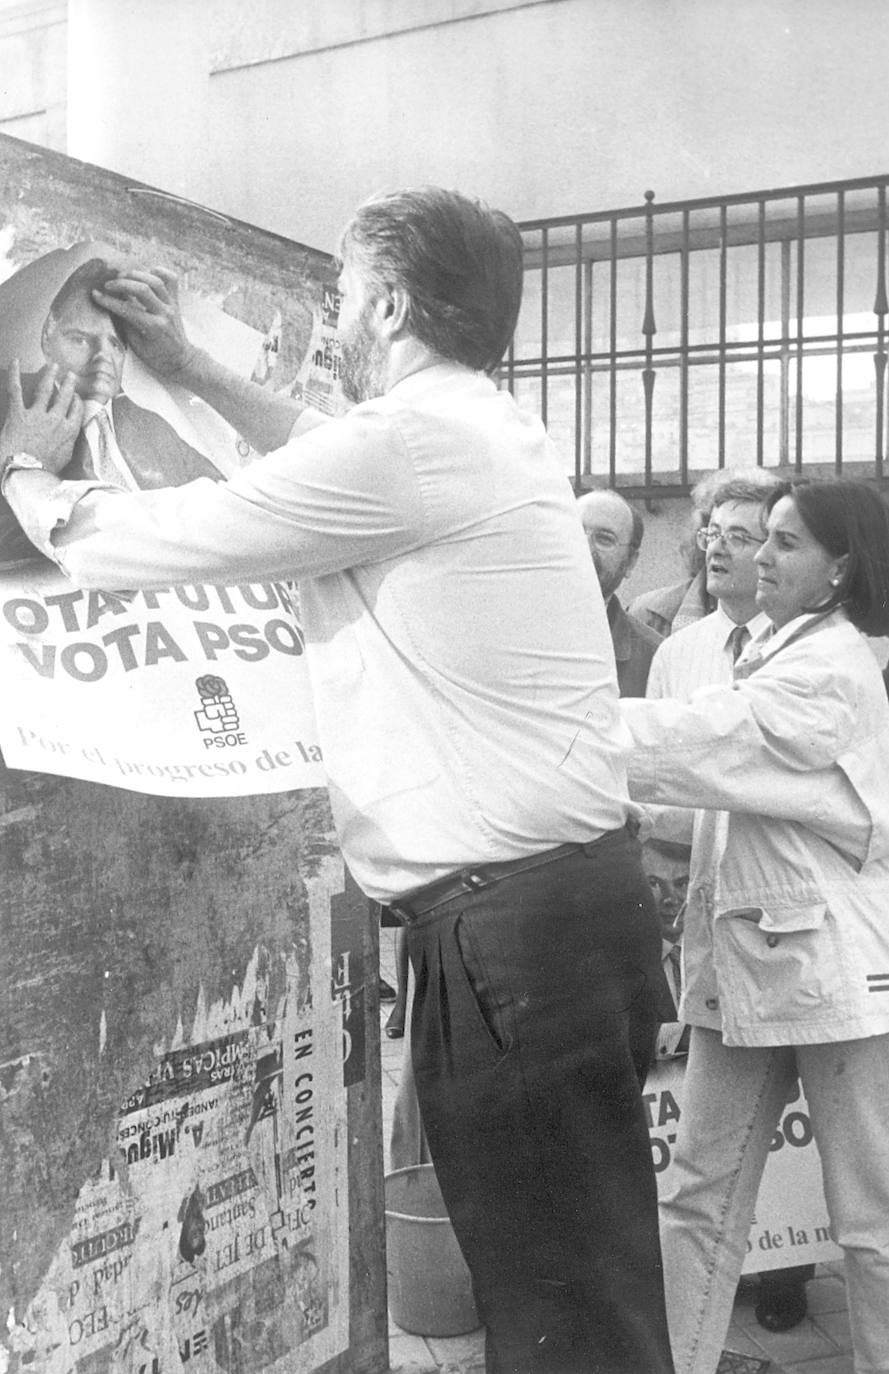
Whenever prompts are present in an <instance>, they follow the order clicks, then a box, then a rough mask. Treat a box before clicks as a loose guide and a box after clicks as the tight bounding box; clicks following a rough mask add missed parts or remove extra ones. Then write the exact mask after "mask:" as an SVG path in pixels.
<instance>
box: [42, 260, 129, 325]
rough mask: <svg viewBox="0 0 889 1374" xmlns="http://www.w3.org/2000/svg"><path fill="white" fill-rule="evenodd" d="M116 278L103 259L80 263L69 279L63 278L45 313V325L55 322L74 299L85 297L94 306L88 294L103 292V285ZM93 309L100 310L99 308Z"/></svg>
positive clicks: (108, 264)
mask: <svg viewBox="0 0 889 1374" xmlns="http://www.w3.org/2000/svg"><path fill="white" fill-rule="evenodd" d="M116 276H117V271H116V269H115V268H113V267H112V266H111V264H110V263H107V262H105V260H104V258H90V259H89V260H88V261H87V262H82V263H81V264H80V266H79V267H76V268H75V269H74V271H73V272H72V273H71V275H70V277H66V278H65V280H64V281H63V282H62V285H61V286H60V287H59V289H58V291H57V292H56V294H55V295H54V296H53V298H52V301H51V302H50V307H49V310H48V312H47V316H46V323H47V324H49V322H50V320H57V319H58V318H59V315H60V314H61V313H62V311H63V310H64V308H65V306H66V305H67V304H68V302H69V301H70V300H73V299H74V298H75V297H83V296H85V297H86V298H87V300H88V301H89V302H90V303H91V304H94V302H93V299H92V296H91V295H90V292H91V291H92V290H93V289H94V288H95V289H96V290H99V291H102V290H104V288H105V283H106V282H107V281H109V280H110V279H111V278H112V277H116ZM95 308H96V309H97V310H99V309H101V307H100V306H96V307H95ZM44 328H45V326H44Z"/></svg>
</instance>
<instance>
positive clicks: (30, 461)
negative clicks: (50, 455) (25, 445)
mask: <svg viewBox="0 0 889 1374" xmlns="http://www.w3.org/2000/svg"><path fill="white" fill-rule="evenodd" d="M29 470H31V471H35V470H36V471H38V472H46V470H47V469H46V468H45V467H44V466H43V464H42V462H41V461H40V459H39V458H35V457H34V455H33V453H10V454H9V455H8V456H7V457H6V458H3V459H2V460H0V496H2V495H3V488H4V487H5V486H6V479H7V477H8V476H9V474H10V473H11V472H27V471H29Z"/></svg>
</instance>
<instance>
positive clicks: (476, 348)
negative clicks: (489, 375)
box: [339, 186, 523, 372]
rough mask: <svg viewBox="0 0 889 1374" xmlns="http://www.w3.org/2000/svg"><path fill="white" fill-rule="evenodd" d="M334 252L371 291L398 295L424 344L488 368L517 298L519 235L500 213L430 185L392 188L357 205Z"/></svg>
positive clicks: (499, 352)
mask: <svg viewBox="0 0 889 1374" xmlns="http://www.w3.org/2000/svg"><path fill="white" fill-rule="evenodd" d="M339 251H340V256H341V257H343V256H345V255H346V254H347V253H349V254H353V255H354V256H355V258H356V259H358V261H359V262H360V264H361V266H362V267H363V268H364V270H365V271H366V273H367V275H368V280H369V284H370V285H371V286H372V287H373V288H375V289H376V290H377V291H379V292H384V291H386V290H391V289H392V288H393V287H399V288H400V289H401V290H403V291H404V292H405V293H406V295H407V298H408V303H409V314H408V320H407V327H408V329H409V330H410V332H411V333H412V334H413V335H414V337H415V338H417V339H419V340H420V341H421V342H422V343H424V344H426V346H427V347H428V348H431V349H433V351H434V352H436V353H438V354H439V355H440V356H441V357H443V358H448V359H450V360H452V361H454V362H458V363H462V364H463V365H464V366H465V367H471V368H474V369H476V370H480V371H484V372H493V371H494V370H495V368H496V367H497V365H498V364H499V362H500V360H501V358H502V357H503V354H504V353H505V352H506V349H507V346H508V344H509V341H510V339H511V338H512V335H513V332H514V330H515V326H516V320H517V319H518V314H519V306H520V305H521V301H522V273H523V250H522V237H521V234H520V233H519V231H518V229H517V228H516V226H515V224H514V223H513V222H512V220H511V219H510V218H509V217H508V216H507V215H504V214H502V213H501V212H500V211H499V210H491V209H489V208H488V206H486V205H484V204H482V202H481V201H477V200H471V199H469V198H468V197H467V196H463V195H460V194H459V193H458V192H456V191H445V190H442V189H441V188H440V187H437V186H430V187H424V188H421V189H419V190H414V191H396V192H394V193H393V194H391V195H387V196H382V197H379V198H374V199H372V200H369V201H367V202H366V203H365V204H364V205H362V206H360V207H359V208H358V210H357V211H356V212H355V215H354V216H353V218H352V220H351V221H350V223H349V224H348V225H347V226H346V228H345V230H344V231H343V235H342V239H341V241H340V250H339Z"/></svg>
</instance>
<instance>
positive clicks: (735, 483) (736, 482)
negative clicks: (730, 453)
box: [710, 477, 780, 515]
mask: <svg viewBox="0 0 889 1374" xmlns="http://www.w3.org/2000/svg"><path fill="white" fill-rule="evenodd" d="M779 485H780V483H779V481H778V478H777V477H769V478H766V479H765V480H763V481H757V480H755V479H753V478H751V477H729V478H727V479H726V481H724V482H721V483H720V484H719V486H717V487H715V488H714V489H713V494H712V497H711V503H710V514H711V515H712V513H713V511H714V510H715V509H716V507H717V506H722V505H724V504H725V503H726V501H744V502H747V503H748V504H749V505H756V506H763V507H764V506H765V503H766V501H767V500H768V498H769V497H770V496H771V494H772V492H773V491H775V489H776V488H777V487H778V486H779Z"/></svg>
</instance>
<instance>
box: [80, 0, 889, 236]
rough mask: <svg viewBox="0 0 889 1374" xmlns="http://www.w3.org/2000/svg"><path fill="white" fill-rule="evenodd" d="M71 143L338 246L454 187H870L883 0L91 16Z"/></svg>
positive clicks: (472, 0) (453, 4)
mask: <svg viewBox="0 0 889 1374" xmlns="http://www.w3.org/2000/svg"><path fill="white" fill-rule="evenodd" d="M69 13H70V29H71V43H72V64H71V71H70V90H69V115H70V143H69V147H68V151H69V152H71V153H73V154H74V155H75V156H78V157H83V158H86V159H88V160H90V161H94V162H98V163H100V164H101V165H104V166H108V167H111V168H114V169H115V170H118V171H122V172H125V173H128V174H130V175H133V176H138V177H140V178H141V179H142V180H145V181H149V182H153V183H155V184H161V185H164V186H166V187H168V188H169V189H170V190H173V191H177V192H179V193H180V194H182V195H186V196H189V197H191V198H192V199H195V200H199V201H201V202H203V203H205V204H208V205H211V206H214V207H216V208H218V209H222V210H224V211H226V212H228V213H231V214H234V215H237V216H239V217H241V218H244V219H248V220H250V221H251V222H255V223H257V224H259V225H262V226H263V227H267V228H271V229H274V230H276V231H278V232H281V233H284V234H286V235H288V236H290V237H294V238H297V239H298V240H300V241H302V242H308V243H311V244H313V245H314V246H316V247H321V248H326V249H331V248H333V247H334V245H335V240H336V234H337V231H338V229H339V228H340V227H341V225H342V222H343V220H344V219H345V217H346V216H347V215H348V213H349V210H350V209H351V208H352V206H353V205H354V204H355V202H356V201H357V200H358V199H360V198H361V197H363V196H364V195H366V194H369V193H370V192H372V191H374V190H377V189H379V188H381V187H392V186H393V185H398V184H405V183H416V182H418V181H419V182H424V181H438V182H443V183H446V184H453V185H458V186H460V187H461V188H462V189H465V190H468V191H471V192H475V193H478V194H481V195H483V196H484V197H485V198H487V199H489V200H491V201H493V202H495V203H497V204H499V205H501V206H502V207H503V208H504V209H506V210H508V211H509V212H510V213H512V214H513V215H515V216H517V217H520V218H526V217H532V216H537V215H553V214H559V213H567V212H572V211H585V210H593V209H598V208H603V207H609V206H619V205H627V204H637V203H639V202H640V200H641V198H642V192H643V191H644V189H645V188H646V187H652V188H654V190H655V191H656V192H657V195H658V198H659V199H661V200H664V199H673V198H676V197H687V196H701V195H707V194H711V193H721V192H729V191H739V190H751V189H755V188H757V187H760V186H765V187H767V186H776V185H784V184H788V183H795V182H807V181H817V180H827V179H831V178H841V177H850V176H855V175H869V174H872V173H874V172H877V171H879V170H880V169H881V168H882V166H883V163H884V158H885V139H884V131H885V116H884V113H883V104H884V77H885V72H884V66H885V63H884V54H885V52H886V51H887V44H889V7H887V6H886V5H885V4H884V3H882V0H852V3H850V2H849V0H745V3H744V4H742V5H739V4H737V3H736V0H681V3H680V2H679V0H537V2H536V3H533V2H532V3H527V0H526V2H525V3H522V0H411V3H410V4H406V3H404V0H375V2H372V0H365V2H364V3H356V0H331V3H327V4H324V5H318V4H313V5H305V4H302V5H294V4H293V3H292V0H257V3H254V4H252V5H251V6H250V10H249V21H247V22H245V12H244V8H243V6H242V5H239V4H235V3H234V0H191V2H190V3H189V4H187V5H183V4H181V3H179V2H178V0H130V2H129V3H127V4H125V5H121V4H120V3H118V0H70V6H69Z"/></svg>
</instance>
